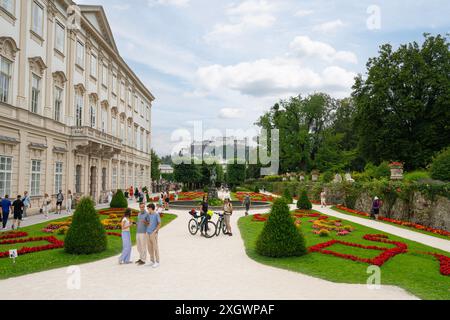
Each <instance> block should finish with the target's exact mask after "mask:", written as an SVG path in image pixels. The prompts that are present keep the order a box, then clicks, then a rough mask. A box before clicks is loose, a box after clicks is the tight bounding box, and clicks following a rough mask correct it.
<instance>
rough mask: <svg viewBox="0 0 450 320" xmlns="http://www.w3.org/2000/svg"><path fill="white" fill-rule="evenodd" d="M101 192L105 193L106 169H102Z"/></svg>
mask: <svg viewBox="0 0 450 320" xmlns="http://www.w3.org/2000/svg"><path fill="white" fill-rule="evenodd" d="M102 191H106V168H102Z"/></svg>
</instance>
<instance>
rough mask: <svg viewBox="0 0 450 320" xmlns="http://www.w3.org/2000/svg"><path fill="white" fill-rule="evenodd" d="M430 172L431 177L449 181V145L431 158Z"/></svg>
mask: <svg viewBox="0 0 450 320" xmlns="http://www.w3.org/2000/svg"><path fill="white" fill-rule="evenodd" d="M430 172H431V177H432V178H433V179H436V180H441V181H450V147H449V148H446V149H444V150H442V151H441V152H440V153H439V154H438V155H437V156H436V157H435V158H434V159H433V163H432V164H431V166H430Z"/></svg>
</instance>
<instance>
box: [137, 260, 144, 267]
mask: <svg viewBox="0 0 450 320" xmlns="http://www.w3.org/2000/svg"><path fill="white" fill-rule="evenodd" d="M144 264H145V262H144V261H142V260H139V262H138V263H137V265H138V266H143V265H144Z"/></svg>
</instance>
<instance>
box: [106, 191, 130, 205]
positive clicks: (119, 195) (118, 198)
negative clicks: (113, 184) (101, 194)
mask: <svg viewBox="0 0 450 320" xmlns="http://www.w3.org/2000/svg"><path fill="white" fill-rule="evenodd" d="M109 206H110V207H111V208H113V209H127V208H128V201H127V198H125V195H124V193H123V191H122V190H117V192H116V194H115V195H114V196H113V197H112V200H111V203H110V204H109Z"/></svg>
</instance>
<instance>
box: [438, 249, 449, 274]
mask: <svg viewBox="0 0 450 320" xmlns="http://www.w3.org/2000/svg"><path fill="white" fill-rule="evenodd" d="M434 256H435V257H436V259H438V260H439V263H440V264H441V268H440V271H441V274H442V275H443V276H450V258H449V257H446V256H443V255H441V254H434Z"/></svg>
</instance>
